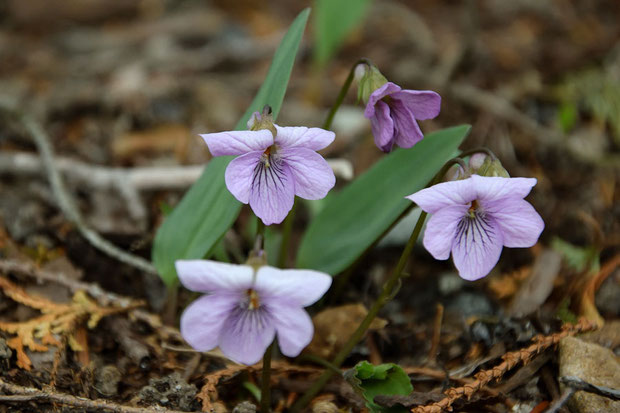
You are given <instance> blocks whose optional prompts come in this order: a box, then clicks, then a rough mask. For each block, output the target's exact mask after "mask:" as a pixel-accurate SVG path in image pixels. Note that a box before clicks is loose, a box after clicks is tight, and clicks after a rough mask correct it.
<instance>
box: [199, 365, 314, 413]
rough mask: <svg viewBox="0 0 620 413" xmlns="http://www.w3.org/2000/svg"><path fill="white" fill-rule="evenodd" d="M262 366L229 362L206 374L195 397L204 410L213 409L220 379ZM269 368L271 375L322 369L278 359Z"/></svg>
mask: <svg viewBox="0 0 620 413" xmlns="http://www.w3.org/2000/svg"><path fill="white" fill-rule="evenodd" d="M262 368H263V365H262V363H257V364H255V365H253V366H244V365H241V364H231V365H229V366H228V367H226V368H225V369H222V370H219V371H216V372H215V373H212V374H209V375H208V376H206V381H205V384H204V385H203V386H202V389H200V393H198V395H197V397H198V398H199V399H201V400H202V410H203V411H206V412H210V411H213V409H214V407H213V404H212V402H213V401H215V400H216V399H217V388H216V386H217V385H218V383H219V382H220V381H221V380H222V379H225V378H229V377H232V376H235V375H237V374H239V373H241V372H242V371H248V372H256V371H258V370H260V369H262ZM271 370H272V373H273V375H274V376H275V375H277V374H278V373H284V372H288V373H290V372H292V373H306V374H308V373H320V372H321V371H322V368H320V367H314V366H308V367H302V366H295V365H292V364H289V363H287V362H284V361H278V362H274V363H272V365H271ZM272 377H273V376H272Z"/></svg>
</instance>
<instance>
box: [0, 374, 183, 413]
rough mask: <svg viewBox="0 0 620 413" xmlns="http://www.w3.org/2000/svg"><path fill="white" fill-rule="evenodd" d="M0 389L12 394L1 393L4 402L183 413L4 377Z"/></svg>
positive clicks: (132, 412) (121, 412)
mask: <svg viewBox="0 0 620 413" xmlns="http://www.w3.org/2000/svg"><path fill="white" fill-rule="evenodd" d="M0 391H2V392H4V393H11V394H12V395H9V396H4V395H0V401H3V402H16V403H24V402H27V401H31V402H36V401H43V402H49V403H59V404H64V405H66V406H72V407H79V408H83V409H100V410H105V411H111V412H114V413H181V412H180V411H178V410H168V409H165V408H163V407H154V408H148V407H131V406H123V405H121V404H117V403H112V402H108V401H104V400H90V399H87V398H84V397H76V396H72V395H70V394H65V393H56V392H54V391H52V390H39V389H35V388H33V387H23V386H18V385H16V384H11V383H7V382H5V381H4V380H2V379H0Z"/></svg>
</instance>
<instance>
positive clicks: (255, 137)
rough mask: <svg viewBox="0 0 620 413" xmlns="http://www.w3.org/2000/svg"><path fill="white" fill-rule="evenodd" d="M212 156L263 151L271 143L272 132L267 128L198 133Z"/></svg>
mask: <svg viewBox="0 0 620 413" xmlns="http://www.w3.org/2000/svg"><path fill="white" fill-rule="evenodd" d="M200 136H201V137H202V139H204V140H205V142H206V144H207V146H208V147H209V151H210V152H211V155H213V156H222V155H241V154H244V153H248V152H252V151H264V150H265V149H267V148H268V147H270V146H271V145H273V142H274V141H273V134H272V133H271V131H269V130H267V129H261V130H257V131H250V130H241V131H229V132H217V133H206V134H202V135H200Z"/></svg>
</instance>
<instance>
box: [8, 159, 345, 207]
mask: <svg viewBox="0 0 620 413" xmlns="http://www.w3.org/2000/svg"><path fill="white" fill-rule="evenodd" d="M55 163H56V167H57V168H58V170H59V171H60V172H61V173H63V174H64V175H66V177H67V178H69V179H71V180H74V181H75V182H76V183H78V184H80V185H84V186H86V187H89V188H93V189H116V190H118V192H119V193H121V195H122V194H124V191H132V192H139V191H155V190H166V189H171V190H174V189H185V188H188V187H189V186H191V185H192V184H193V183H194V182H196V180H197V179H198V178H199V177H200V174H202V171H203V170H204V165H187V166H165V167H164V166H142V167H134V168H117V167H107V166H101V165H91V164H88V163H86V162H81V161H78V160H75V159H71V158H65V157H56V158H55ZM327 163H328V164H329V166H330V167H331V168H332V169H333V171H334V174H336V176H338V177H339V178H343V179H346V180H350V179H352V178H353V169H352V166H351V163H350V162H349V161H347V160H345V159H339V158H337V159H327ZM44 172H45V169H44V167H43V166H42V165H41V160H40V158H39V157H38V156H36V155H32V154H30V153H25V152H12V153H0V174H13V175H42V174H43V173H44ZM128 201H129V199H128Z"/></svg>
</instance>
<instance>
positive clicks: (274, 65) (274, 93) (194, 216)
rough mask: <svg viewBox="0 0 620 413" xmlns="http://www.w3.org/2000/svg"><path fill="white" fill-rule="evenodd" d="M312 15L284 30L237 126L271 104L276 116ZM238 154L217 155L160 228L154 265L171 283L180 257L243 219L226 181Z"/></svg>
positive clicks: (206, 247)
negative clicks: (233, 160)
mask: <svg viewBox="0 0 620 413" xmlns="http://www.w3.org/2000/svg"><path fill="white" fill-rule="evenodd" d="M309 14H310V9H305V10H304V11H302V12H301V13H300V14H299V15H298V16H297V18H296V19H295V21H294V22H293V23H292V24H291V27H290V28H289V30H288V32H287V33H286V34H285V35H284V38H283V39H282V42H281V43H280V46H279V47H278V50H277V51H276V53H275V55H274V57H273V61H272V62H271V66H270V67H269V72H268V73H267V77H266V78H265V81H264V83H263V84H262V86H261V88H260V90H259V91H258V93H257V94H256V97H255V98H254V100H253V101H252V104H251V105H250V107H249V108H248V109H247V111H246V112H245V114H244V115H243V117H242V118H241V120H240V121H239V123H238V124H237V126H236V129H237V130H239V129H245V124H246V122H247V120H248V119H249V117H250V115H251V114H252V113H253V112H255V111H260V110H261V109H262V108H263V106H265V105H267V104H268V105H271V107H272V109H273V114H274V118H275V117H276V116H277V114H278V112H279V111H280V107H281V105H282V100H283V99H284V94H285V92H286V86H287V84H288V80H289V77H290V75H291V70H292V68H293V63H294V62H295V56H296V55H297V50H298V49H299V43H300V42H301V37H302V35H303V32H304V29H305V27H306V22H307V20H308V15H309ZM232 158H233V157H231V156H220V157H218V158H215V159H212V160H211V161H210V162H209V163H208V165H207V167H206V168H205V170H204V172H203V173H202V175H201V176H200V178H199V179H198V181H196V182H195V183H194V185H192V187H191V188H190V189H189V191H188V192H187V193H186V194H185V196H184V197H183V199H182V200H181V202H179V204H178V205H177V206H176V208H174V210H173V211H172V213H171V214H170V216H169V217H167V218H166V220H165V221H164V223H163V224H162V226H161V227H160V228H159V230H158V231H157V235H156V237H155V242H154V245H153V251H152V258H153V264H155V267H156V268H157V271H158V273H159V275H160V276H161V277H162V279H163V280H164V282H165V283H166V284H167V285H174V284H175V283H176V281H177V274H176V271H175V269H174V262H175V261H176V260H180V259H197V258H203V257H204V256H205V255H207V254H208V253H209V251H210V250H211V249H212V248H213V246H214V245H215V243H216V242H217V241H218V240H219V239H220V238H221V237H222V236H223V235H224V233H225V232H226V231H227V230H228V229H229V228H230V227H231V226H232V224H233V223H234V221H235V219H237V215H238V214H239V210H240V208H241V204H240V203H239V202H238V201H237V200H236V199H235V198H234V197H233V196H232V195H231V194H230V193H229V192H228V190H227V189H226V184H225V183H224V171H225V170H226V166H227V165H228V163H229V162H230V160H231V159H232Z"/></svg>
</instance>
